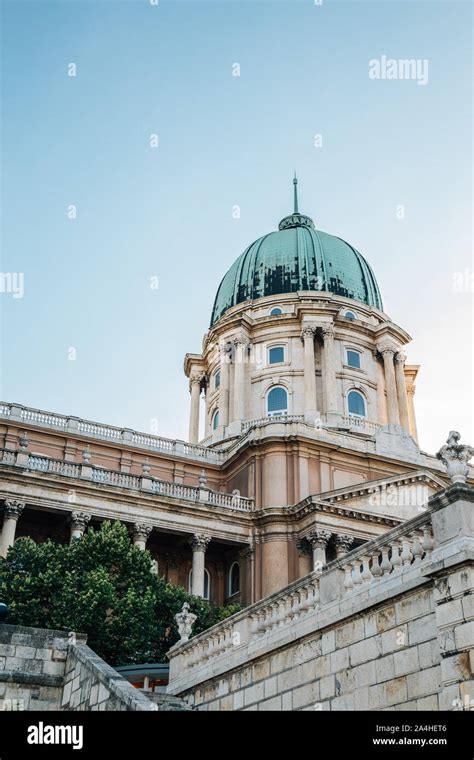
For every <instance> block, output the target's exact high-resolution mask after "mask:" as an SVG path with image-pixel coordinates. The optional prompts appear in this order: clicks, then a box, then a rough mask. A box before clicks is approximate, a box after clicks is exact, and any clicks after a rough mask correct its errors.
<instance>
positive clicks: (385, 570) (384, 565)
mask: <svg viewBox="0 0 474 760" xmlns="http://www.w3.org/2000/svg"><path fill="white" fill-rule="evenodd" d="M389 552H390V546H382V562H381V563H380V569H381V571H382V575H390V573H391V572H392V563H391V562H390V560H389V558H388V554H389Z"/></svg>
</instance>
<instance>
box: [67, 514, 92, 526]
mask: <svg viewBox="0 0 474 760" xmlns="http://www.w3.org/2000/svg"><path fill="white" fill-rule="evenodd" d="M90 520H91V516H90V515H88V514H87V512H71V514H70V515H69V518H68V521H69V523H70V525H71V526H72V527H73V528H76V529H78V530H85V529H86V528H87V526H88V524H89V523H90Z"/></svg>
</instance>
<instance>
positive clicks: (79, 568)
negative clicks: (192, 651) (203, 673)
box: [0, 522, 239, 665]
mask: <svg viewBox="0 0 474 760" xmlns="http://www.w3.org/2000/svg"><path fill="white" fill-rule="evenodd" d="M0 600H1V601H4V602H6V603H7V604H8V605H9V607H10V613H9V616H8V622H10V623H16V624H19V625H27V626H37V627H40V628H55V629H58V630H67V631H76V632H80V633H87V636H88V644H89V646H90V647H91V648H92V649H93V650H94V651H95V652H97V654H99V655H100V656H101V657H103V658H104V659H105V660H106V661H107V662H109V663H110V664H111V665H121V664H122V665H123V664H126V663H140V662H166V656H165V654H166V652H167V650H168V649H169V648H170V646H172V645H173V644H174V643H175V642H176V641H177V640H178V632H177V627H176V622H175V619H174V616H175V615H176V613H177V612H179V610H180V609H181V607H182V606H183V603H184V602H186V601H187V602H188V603H189V605H190V609H191V612H194V613H195V614H196V615H197V620H196V623H195V625H194V628H193V633H194V634H196V633H200V632H201V631H203V630H205V629H206V628H209V626H211V625H214V624H215V623H217V622H219V620H222V619H223V618H225V617H228V616H229V615H231V614H233V613H234V612H236V611H237V610H238V609H239V607H238V605H229V606H228V607H224V608H222V607H218V606H217V605H215V604H210V603H209V602H206V601H205V600H204V599H201V598H200V597H194V596H191V595H190V594H188V593H186V591H185V590H184V588H182V587H180V586H171V585H170V584H169V583H166V581H165V580H164V579H163V578H160V577H159V576H158V575H156V573H154V572H153V570H152V560H151V556H150V554H149V552H148V551H142V550H141V549H138V548H137V547H135V546H133V544H132V542H131V541H130V537H129V535H128V532H127V529H126V527H125V526H124V525H122V524H121V523H119V522H115V523H110V522H105V523H103V524H102V526H101V528H100V530H94V529H89V530H88V531H87V533H86V534H85V535H84V536H83V537H82V538H81V539H79V540H74V541H72V543H70V544H58V543H54V542H52V541H49V540H48V541H46V542H45V543H42V544H37V543H35V542H34V541H32V540H31V539H26V540H23V541H18V542H16V543H15V544H14V545H13V546H12V547H11V548H10V550H9V552H8V555H7V557H6V559H2V560H0Z"/></svg>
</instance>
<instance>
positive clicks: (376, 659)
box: [189, 589, 441, 710]
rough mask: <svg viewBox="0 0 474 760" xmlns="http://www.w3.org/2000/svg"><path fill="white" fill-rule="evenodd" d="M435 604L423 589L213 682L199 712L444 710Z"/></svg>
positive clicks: (197, 700) (199, 698) (202, 693)
mask: <svg viewBox="0 0 474 760" xmlns="http://www.w3.org/2000/svg"><path fill="white" fill-rule="evenodd" d="M440 663H441V656H440V651H439V646H438V638H437V627H436V619H435V610H434V599H433V594H432V591H431V589H427V590H420V591H417V592H415V593H413V594H411V595H409V596H407V597H406V598H400V599H398V600H396V601H393V602H391V603H390V604H387V605H384V606H381V607H379V609H377V610H374V611H372V612H369V613H368V614H365V615H362V616H360V617H357V618H354V619H353V620H350V621H348V622H345V623H344V624H343V625H340V626H335V627H334V628H332V629H330V630H327V631H325V632H323V633H321V634H318V635H317V636H315V637H309V638H307V639H306V640H304V641H298V642H296V643H295V644H293V645H291V646H288V647H286V648H284V649H282V650H280V651H278V652H275V653H272V654H270V655H269V656H268V657H263V658H260V659H259V660H257V661H256V662H254V663H253V664H252V665H249V666H247V667H244V668H241V669H238V670H236V671H234V672H233V673H230V674H229V675H226V677H225V678H223V679H216V680H211V681H210V682H209V683H207V684H206V685H205V686H204V687H203V688H200V689H197V690H196V691H195V692H194V693H193V694H192V695H189V699H190V701H191V703H192V704H194V705H195V706H196V707H197V708H198V709H199V710H385V709H399V710H438V709H439V707H440V705H439V695H438V691H439V685H440V680H441V672H440V669H441V664H440Z"/></svg>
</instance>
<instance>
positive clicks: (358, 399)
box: [347, 391, 367, 417]
mask: <svg viewBox="0 0 474 760" xmlns="http://www.w3.org/2000/svg"><path fill="white" fill-rule="evenodd" d="M347 408H348V410H349V414H354V415H356V416H357V417H366V416H367V414H366V411H365V398H364V397H363V395H362V393H359V392H358V391H350V393H349V395H348V396H347Z"/></svg>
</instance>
